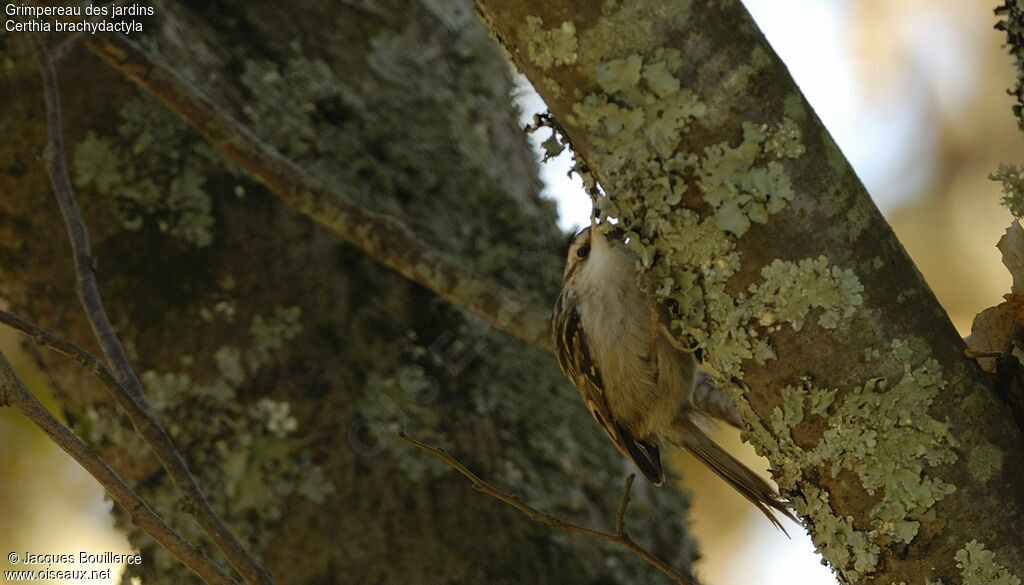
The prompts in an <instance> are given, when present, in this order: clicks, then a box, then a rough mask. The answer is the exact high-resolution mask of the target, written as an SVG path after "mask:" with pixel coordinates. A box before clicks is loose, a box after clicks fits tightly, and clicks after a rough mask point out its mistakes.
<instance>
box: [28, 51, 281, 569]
mask: <svg viewBox="0 0 1024 585" xmlns="http://www.w3.org/2000/svg"><path fill="white" fill-rule="evenodd" d="M27 38H28V42H29V44H30V45H31V47H32V53H33V55H34V56H35V58H36V63H37V64H38V66H39V71H40V75H41V77H42V83H43V95H44V100H45V104H46V125H47V141H46V147H45V149H44V151H43V160H44V161H45V163H46V170H47V174H48V175H49V177H50V182H51V184H52V185H53V190H54V194H55V195H56V197H57V202H58V204H59V205H60V209H61V213H62V214H63V216H64V223H65V225H66V226H67V230H68V236H69V238H70V240H71V248H72V255H73V258H74V264H75V275H76V277H77V288H78V295H79V299H80V300H81V303H82V307H83V308H84V309H85V314H86V317H87V318H88V320H89V323H90V325H91V326H92V329H93V333H94V334H95V335H96V339H97V340H98V341H99V343H100V347H101V348H102V349H103V353H104V355H105V356H106V358H107V361H108V362H109V363H110V365H111V367H112V369H113V372H114V374H115V377H116V380H117V382H118V384H117V387H116V388H112V387H110V386H109V385H108V388H111V389H112V390H113V392H112V394H113V396H114V399H115V400H116V401H117V403H118V404H119V405H121V407H122V408H124V409H125V413H126V414H127V415H128V417H129V420H131V422H132V425H133V426H134V427H135V429H136V431H137V432H138V433H139V435H140V436H141V437H142V438H143V440H145V441H146V443H147V444H148V445H149V446H150V448H152V449H153V453H154V454H155V455H156V456H157V459H159V461H160V463H161V465H162V466H163V467H164V469H165V470H166V471H167V473H168V475H169V476H170V478H171V480H172V481H173V482H174V484H175V486H176V487H177V488H178V490H179V491H180V492H181V494H182V498H183V500H184V502H183V508H184V509H185V510H187V511H188V512H189V514H191V515H192V516H193V517H194V518H195V519H196V521H197V522H198V523H199V525H200V526H201V527H202V528H203V530H204V531H205V532H206V533H207V535H209V537H210V539H211V540H212V541H213V543H214V544H215V545H216V546H217V548H219V549H220V550H221V551H222V552H223V553H224V555H225V556H226V557H227V559H228V561H229V562H230V563H231V565H232V566H233V567H234V568H235V569H236V570H237V571H238V572H239V574H241V575H242V577H243V579H245V581H246V582H247V583H249V584H250V585H273V579H272V578H271V576H270V573H269V572H268V571H267V570H266V569H265V568H264V567H263V566H262V565H261V564H260V563H259V562H258V561H256V559H255V558H253V557H252V555H250V554H249V552H248V551H247V550H246V549H245V547H244V546H243V545H242V543H241V542H240V541H239V540H238V538H237V537H235V535H234V534H233V533H232V532H231V531H230V530H228V528H227V527H226V526H225V525H224V523H223V522H222V521H221V519H220V517H219V516H218V515H217V513H216V512H215V511H214V510H213V508H212V507H211V506H210V503H209V501H207V499H206V495H205V494H204V493H203V491H202V490H201V489H200V488H199V485H198V484H197V483H196V480H195V477H193V475H192V473H191V471H190V470H189V468H188V465H187V464H186V463H185V460H184V459H183V458H182V456H181V454H180V453H179V452H178V450H177V449H176V448H175V447H174V443H173V442H172V441H171V438H170V437H169V436H168V435H167V433H166V431H165V430H164V428H163V426H161V425H160V423H159V421H157V419H156V417H155V415H154V414H153V411H152V407H150V405H149V401H148V400H147V399H146V395H145V392H144V391H143V389H142V383H141V382H139V378H138V376H137V375H136V374H135V370H134V369H133V368H132V365H131V362H130V361H129V360H128V355H127V354H126V353H125V351H124V346H122V345H121V341H120V339H119V338H118V337H117V334H116V333H115V332H114V328H113V326H112V325H111V323H110V320H109V319H108V317H107V314H106V310H105V309H104V307H103V301H102V299H101V297H100V294H99V289H98V287H97V286H96V276H95V273H94V270H95V267H94V260H93V258H92V252H91V250H90V244H89V232H88V229H87V228H86V225H85V221H84V219H83V218H82V212H81V210H80V209H79V208H78V202H77V201H76V200H75V194H74V190H73V189H72V188H71V179H70V177H69V175H68V170H67V164H66V163H65V160H64V136H63V134H64V126H63V122H62V121H61V113H60V89H59V86H58V82H57V72H56V69H55V68H54V65H53V61H52V59H51V58H50V55H49V53H48V52H47V50H46V48H45V47H44V46H43V45H42V42H41V41H40V40H39V38H38V37H37V36H36V35H34V34H31V35H27Z"/></svg>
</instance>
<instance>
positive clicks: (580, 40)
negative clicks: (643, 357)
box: [477, 0, 1024, 583]
mask: <svg viewBox="0 0 1024 585" xmlns="http://www.w3.org/2000/svg"><path fill="white" fill-rule="evenodd" d="M477 5H478V9H479V11H480V12H481V14H482V16H483V18H484V20H485V21H486V22H487V24H488V26H489V27H490V28H491V30H492V31H493V33H494V34H495V36H496V37H497V38H498V39H499V40H500V41H501V43H502V44H503V45H504V46H505V48H506V50H507V51H508V53H509V54H510V55H511V56H512V58H513V59H514V61H515V62H516V64H517V66H518V67H519V68H520V70H521V71H523V72H524V73H525V74H526V75H527V77H529V78H530V80H531V81H532V82H533V84H534V86H535V87H536V88H537V90H538V91H539V92H540V93H541V95H542V96H543V97H544V99H545V101H546V102H547V104H548V105H549V107H550V109H551V112H552V113H553V114H554V117H555V118H556V119H557V120H558V121H559V123H560V124H561V125H562V127H563V128H564V129H565V131H566V133H567V135H568V137H569V139H570V140H571V143H572V146H573V149H574V150H575V151H576V152H577V153H578V154H580V155H581V156H582V157H583V158H584V160H585V161H586V162H587V165H588V166H589V168H590V169H591V171H592V172H593V173H594V175H595V177H596V178H597V179H598V180H599V181H600V184H601V186H602V187H603V189H604V191H605V192H606V193H607V198H605V199H603V200H602V201H601V205H602V209H603V211H604V213H605V214H606V215H608V216H609V217H611V218H614V219H615V220H617V221H618V224H619V226H620V227H623V228H625V229H626V230H627V235H628V236H629V238H630V245H631V246H632V247H633V249H634V250H635V251H636V252H637V253H638V254H639V255H640V257H641V261H642V264H643V270H642V275H641V279H642V281H643V282H645V283H646V284H647V286H648V287H649V288H650V290H652V291H655V292H657V294H659V295H661V296H663V297H665V299H666V302H668V303H669V305H670V307H671V308H672V309H673V311H674V314H675V316H676V318H677V319H676V321H675V322H674V327H675V331H676V333H677V334H679V335H680V337H681V338H683V339H684V340H685V341H686V342H687V343H689V344H691V345H692V346H694V347H695V348H697V349H698V351H699V354H700V356H701V357H702V359H703V363H704V365H705V366H706V367H708V368H709V369H711V370H712V371H715V372H716V373H717V374H719V376H720V377H721V379H722V380H724V381H726V382H728V383H730V385H731V386H733V389H734V390H735V395H736V397H737V399H738V402H739V406H740V409H741V411H742V412H743V413H744V418H745V422H746V423H747V425H748V427H749V432H748V433H747V437H748V438H749V439H750V440H751V441H752V442H753V443H754V444H755V446H757V447H758V448H759V450H760V451H761V452H762V453H764V454H766V455H767V456H768V457H769V459H770V460H771V461H772V464H773V467H774V472H775V477H776V480H777V481H778V483H779V485H780V487H781V488H782V490H783V492H784V493H787V494H788V495H789V496H790V497H791V498H792V499H793V502H794V504H795V508H796V510H797V511H798V512H799V513H800V514H801V515H802V516H804V517H805V518H806V520H807V524H808V527H809V529H810V531H811V533H812V536H813V538H814V541H815V543H816V544H817V546H818V548H819V550H820V552H821V553H822V555H823V556H824V558H825V560H827V561H828V562H829V563H830V564H831V565H832V566H833V567H834V568H835V569H836V572H837V573H838V574H839V576H840V578H841V579H842V580H843V581H844V582H846V583H865V582H877V583H900V582H906V583H914V582H918V583H919V582H924V581H928V582H938V581H940V580H941V581H942V582H945V583H952V582H959V581H960V580H961V578H966V576H968V575H980V574H984V572H983V571H988V570H991V571H992V573H991V575H993V576H995V575H997V574H1000V573H999V571H1003V573H1001V574H1002V575H1003V576H1005V577H1007V579H1008V580H1007V581H1006V582H1011V581H1012V575H1011V573H1012V572H1013V571H1016V576H1017V577H1021V576H1024V573H1021V572H1020V571H1021V567H1024V540H1022V538H1021V533H1020V530H1019V529H1018V527H1019V526H1020V525H1021V522H1022V520H1024V492H1022V491H1021V490H1020V489H1017V487H1018V486H1020V485H1021V483H1022V481H1024V457H1022V452H1021V449H1020V445H1021V433H1020V430H1019V429H1018V428H1016V426H1015V425H1014V423H1013V421H1012V419H1011V416H1010V414H1009V412H1008V410H1007V409H1006V408H1004V406H1003V405H1001V404H1000V403H999V401H998V400H997V399H996V397H995V395H994V394H993V392H992V391H991V389H990V386H989V382H988V380H987V379H986V378H985V377H984V375H983V374H982V373H981V371H980V370H979V368H978V367H977V365H976V364H975V363H974V362H973V361H971V360H968V359H966V358H965V357H964V355H963V349H964V345H963V343H962V342H961V340H960V339H959V337H958V336H957V334H956V332H955V330H954V329H953V327H952V326H951V324H950V323H949V320H948V319H947V317H946V316H945V314H944V312H943V311H942V308H941V307H940V306H939V305H938V304H937V303H936V301H935V299H934V297H933V296H932V294H931V292H930V291H929V290H928V288H927V286H926V285H925V283H924V281H923V280H922V279H921V277H920V275H919V274H918V272H917V270H916V269H915V268H914V265H913V264H912V263H911V262H910V260H909V259H908V257H907V255H906V254H905V253H904V251H903V249H902V247H901V246H900V244H899V242H898V241H897V240H896V239H895V237H894V236H893V234H892V232H891V230H890V229H889V227H888V226H887V225H886V223H885V221H884V220H883V218H882V217H881V215H880V214H879V213H878V210H877V209H876V208H875V206H874V205H873V204H872V202H871V200H870V198H869V197H868V195H867V193H866V192H865V191H864V188H863V187H862V185H861V184H860V182H859V181H858V180H857V177H856V176H855V175H854V173H853V171H852V170H851V169H850V167H849V165H848V164H847V163H846V161H845V160H844V158H843V156H842V154H841V153H840V152H839V151H838V149H837V148H836V146H835V144H834V143H833V142H832V140H831V138H830V137H829V136H828V134H827V132H826V131H825V130H824V128H823V127H822V126H821V124H820V122H819V121H818V119H817V118H816V117H815V115H814V113H813V111H811V109H810V107H809V106H808V104H807V103H806V102H805V101H804V99H803V97H802V96H801V94H800V91H799V90H798V89H797V87H796V86H795V85H794V83H793V81H792V80H791V79H790V77H789V75H788V74H787V72H786V69H785V67H784V66H783V64H782V63H781V62H780V61H779V60H778V58H777V57H776V56H775V55H774V53H773V52H772V50H771V48H770V47H769V46H768V44H767V43H766V42H765V40H764V38H763V36H762V35H761V34H760V32H759V31H758V29H757V27H756V25H755V24H754V23H753V21H752V20H751V19H750V17H749V15H748V14H747V13H746V11H745V10H744V8H743V7H742V5H741V4H740V3H739V2H738V1H735V0H730V1H726V2H704V1H695V2H666V1H661V0H651V1H647V0H637V1H627V2H618V3H607V2H605V3H583V2H575V1H572V0H561V1H553V2H552V1H548V0H545V1H535V0H522V1H514V2H510V1H505V0H500V1H499V0H477ZM985 551H987V552H985ZM978 571H982V572H978Z"/></svg>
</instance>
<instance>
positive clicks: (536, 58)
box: [522, 16, 579, 69]
mask: <svg viewBox="0 0 1024 585" xmlns="http://www.w3.org/2000/svg"><path fill="white" fill-rule="evenodd" d="M522 36H523V38H524V40H525V41H526V47H527V48H526V50H527V56H528V57H529V58H530V61H531V62H533V63H534V64H535V65H537V66H538V67H540V68H541V69H548V68H550V67H552V66H558V65H572V64H574V63H576V59H577V58H578V56H577V53H576V52H577V50H578V49H579V41H577V39H576V25H575V24H574V23H573V22H572V21H571V20H566V21H564V22H562V24H561V26H559V27H557V28H544V20H543V19H542V18H540V17H538V16H527V17H526V26H525V27H524V28H523V33H522Z"/></svg>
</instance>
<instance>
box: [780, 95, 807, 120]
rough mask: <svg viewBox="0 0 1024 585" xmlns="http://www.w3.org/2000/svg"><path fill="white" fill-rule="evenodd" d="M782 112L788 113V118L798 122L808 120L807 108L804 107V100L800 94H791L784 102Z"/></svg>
mask: <svg viewBox="0 0 1024 585" xmlns="http://www.w3.org/2000/svg"><path fill="white" fill-rule="evenodd" d="M782 111H783V112H785V113H786V117H787V118H792V119H793V120H796V121H797V122H803V121H804V120H806V119H807V108H805V107H804V100H803V98H802V97H801V96H800V94H799V93H791V94H789V95H788V96H786V99H785V100H783V102H782Z"/></svg>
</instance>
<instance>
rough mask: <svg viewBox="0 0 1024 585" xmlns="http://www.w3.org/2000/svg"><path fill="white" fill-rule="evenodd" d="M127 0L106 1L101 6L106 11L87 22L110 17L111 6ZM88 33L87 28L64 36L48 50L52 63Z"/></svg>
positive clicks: (58, 59)
mask: <svg viewBox="0 0 1024 585" xmlns="http://www.w3.org/2000/svg"><path fill="white" fill-rule="evenodd" d="M127 2H128V0H114V1H113V2H108V3H107V4H106V5H105V6H103V8H106V9H107V10H106V12H102V13H100V14H97V15H96V16H94V17H92V18H91V19H90V20H89V22H90V23H93V24H95V23H97V22H99V21H101V20H104V19H107V18H110V16H111V14H112V11H111V10H110V9H111V8H113V7H115V6H121V5H123V4H126V3H127ZM90 34H93V33H91V32H90V31H89V30H88V29H83V30H80V31H78V32H76V33H75V34H73V35H71V36H69V37H66V38H65V39H64V40H62V41H61V42H59V43H57V46H56V47H54V48H53V50H52V51H50V59H52V60H53V62H54V63H56V62H58V61H60V60H61V59H63V58H64V57H65V56H67V54H68V53H70V52H71V51H72V50H73V49H74V48H75V47H77V46H78V44H79V43H81V42H82V41H83V40H85V38H86V37H88V36H89V35H90Z"/></svg>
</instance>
